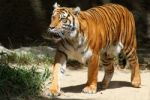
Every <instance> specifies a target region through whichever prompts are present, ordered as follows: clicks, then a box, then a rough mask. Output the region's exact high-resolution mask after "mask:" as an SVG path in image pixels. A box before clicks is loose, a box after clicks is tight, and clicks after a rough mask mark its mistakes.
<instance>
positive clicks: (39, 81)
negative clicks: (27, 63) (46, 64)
mask: <svg viewBox="0 0 150 100" xmlns="http://www.w3.org/2000/svg"><path fill="white" fill-rule="evenodd" d="M49 76H50V71H49V70H48V68H45V70H44V71H43V72H37V68H36V67H31V69H27V68H25V67H21V68H18V67H17V68H16V67H13V68H12V67H10V66H8V65H6V64H0V97H2V96H3V97H4V96H5V97H10V96H29V95H33V96H36V95H39V94H40V92H41V91H42V88H43V86H44V82H45V81H46V79H47V78H49Z"/></svg>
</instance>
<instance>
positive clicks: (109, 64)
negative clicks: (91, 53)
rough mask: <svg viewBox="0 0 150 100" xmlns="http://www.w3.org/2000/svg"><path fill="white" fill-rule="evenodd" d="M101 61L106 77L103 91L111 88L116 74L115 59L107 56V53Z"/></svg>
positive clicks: (103, 82) (103, 81)
mask: <svg viewBox="0 0 150 100" xmlns="http://www.w3.org/2000/svg"><path fill="white" fill-rule="evenodd" d="M101 61H102V65H103V66H104V69H105V75H104V78H103V80H102V89H106V88H107V87H108V86H109V83H110V81H111V79H112V76H113V73H114V66H113V57H110V56H109V55H107V53H104V54H103V55H102V59H101Z"/></svg>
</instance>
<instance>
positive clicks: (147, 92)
mask: <svg viewBox="0 0 150 100" xmlns="http://www.w3.org/2000/svg"><path fill="white" fill-rule="evenodd" d="M103 76H104V71H99V75H98V84H99V85H98V86H99V87H98V92H97V93H96V94H84V93H81V91H82V89H83V87H84V84H85V82H86V79H87V68H82V69H76V70H74V69H67V71H66V74H65V77H64V79H63V81H62V82H61V83H62V91H63V92H64V93H63V94H62V95H61V96H59V97H57V98H50V99H54V100H150V71H141V78H142V84H141V87H140V88H133V87H132V86H131V84H130V70H115V73H114V76H113V78H112V81H111V83H110V86H109V88H108V89H106V90H101V89H100V82H101V81H102V78H103ZM46 100H47V99H46Z"/></svg>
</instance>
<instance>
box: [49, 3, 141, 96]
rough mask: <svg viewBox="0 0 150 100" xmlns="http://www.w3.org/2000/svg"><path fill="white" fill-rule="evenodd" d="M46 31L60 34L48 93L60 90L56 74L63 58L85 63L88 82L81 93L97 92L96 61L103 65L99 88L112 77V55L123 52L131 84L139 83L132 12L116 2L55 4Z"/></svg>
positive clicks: (97, 64) (137, 84)
mask: <svg viewBox="0 0 150 100" xmlns="http://www.w3.org/2000/svg"><path fill="white" fill-rule="evenodd" d="M54 8H55V9H54V11H53V15H52V20H51V24H50V27H49V31H50V32H51V33H53V34H55V35H58V36H59V37H61V38H62V39H61V41H60V42H59V45H58V48H57V53H56V57H55V63H54V66H53V68H54V74H53V80H52V86H51V88H50V92H51V93H52V94H56V93H58V92H60V85H58V81H59V73H60V70H59V69H61V67H62V66H64V62H66V61H67V59H74V60H78V61H79V62H81V63H84V64H88V81H87V83H86V86H85V88H84V89H83V92H85V93H95V92H96V91H97V74H98V66H99V63H100V60H101V61H102V65H103V66H104V68H105V76H104V79H103V81H102V87H103V88H107V87H108V85H109V82H110V80H111V78H112V75H113V72H114V67H113V58H114V56H117V55H118V54H119V53H120V52H123V53H124V55H125V56H126V59H127V61H128V62H129V63H130V66H131V69H132V75H131V83H132V85H133V86H134V87H139V86H140V83H141V79H140V72H139V63H138V58H137V54H136V48H137V46H136V34H135V22H134V17H133V15H132V13H131V12H130V11H129V10H128V9H127V8H125V7H123V6H121V5H118V4H106V5H103V6H98V7H94V8H91V9H88V10H86V11H80V9H79V7H77V8H67V7H60V6H59V5H58V4H55V7H54Z"/></svg>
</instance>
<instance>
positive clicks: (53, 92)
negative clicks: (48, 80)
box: [44, 87, 61, 97]
mask: <svg viewBox="0 0 150 100" xmlns="http://www.w3.org/2000/svg"><path fill="white" fill-rule="evenodd" d="M44 95H45V96H48V97H57V96H60V95H61V92H60V89H59V88H58V87H51V88H49V89H47V90H46V91H45V93H44Z"/></svg>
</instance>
